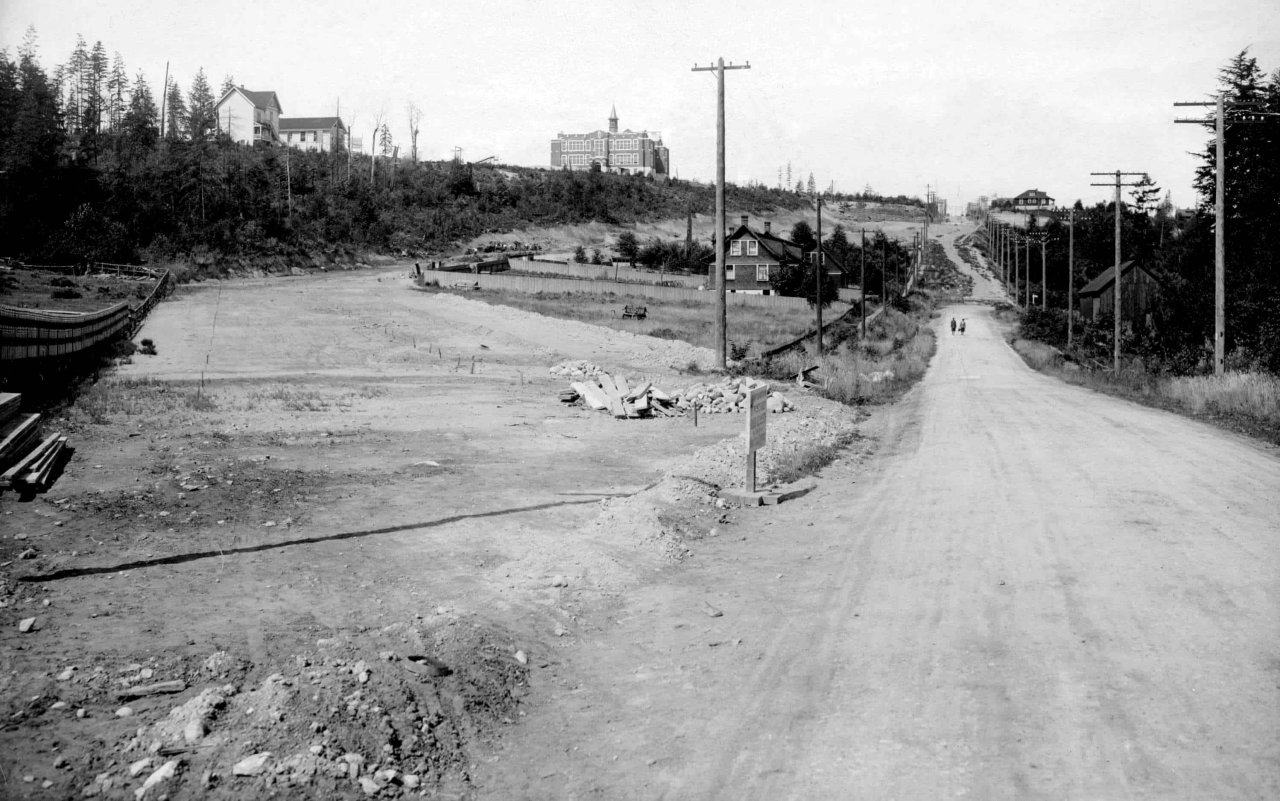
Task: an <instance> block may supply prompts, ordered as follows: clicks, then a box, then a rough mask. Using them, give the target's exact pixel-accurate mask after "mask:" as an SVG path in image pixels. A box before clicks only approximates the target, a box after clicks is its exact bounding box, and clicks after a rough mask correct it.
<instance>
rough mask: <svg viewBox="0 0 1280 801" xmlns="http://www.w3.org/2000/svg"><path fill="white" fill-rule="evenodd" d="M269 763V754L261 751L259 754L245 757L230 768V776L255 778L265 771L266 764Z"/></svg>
mask: <svg viewBox="0 0 1280 801" xmlns="http://www.w3.org/2000/svg"><path fill="white" fill-rule="evenodd" d="M270 761H271V752H270V751H263V752H262V753H260V754H254V755H253V756H250V757H245V758H244V759H242V760H240V761H239V762H237V763H236V764H235V766H234V767H232V768H231V773H232V775H235V776H257V775H258V774H259V773H262V771H263V770H265V769H266V767H267V763H268V762H270Z"/></svg>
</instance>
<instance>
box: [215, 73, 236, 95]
mask: <svg viewBox="0 0 1280 801" xmlns="http://www.w3.org/2000/svg"><path fill="white" fill-rule="evenodd" d="M235 88H236V79H235V78H234V77H232V75H231V73H227V74H226V75H224V76H222V87H221V88H220V89H218V100H221V99H222V98H223V97H225V96H226V94H227V92H230V91H231V90H232V89H235Z"/></svg>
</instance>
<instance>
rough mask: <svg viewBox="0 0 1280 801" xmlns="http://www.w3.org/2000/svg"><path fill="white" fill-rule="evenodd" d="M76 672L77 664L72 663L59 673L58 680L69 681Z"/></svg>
mask: <svg viewBox="0 0 1280 801" xmlns="http://www.w3.org/2000/svg"><path fill="white" fill-rule="evenodd" d="M75 673H76V667H75V665H70V666H68V667H67V668H65V669H64V670H63V671H62V672H61V673H59V674H58V681H67V680H68V679H70V678H71V677H72V676H74V675H75Z"/></svg>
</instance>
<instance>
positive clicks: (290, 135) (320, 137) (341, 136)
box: [280, 117, 347, 153]
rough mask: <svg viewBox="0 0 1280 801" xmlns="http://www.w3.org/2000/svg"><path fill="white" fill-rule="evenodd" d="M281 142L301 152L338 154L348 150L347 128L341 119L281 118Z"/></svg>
mask: <svg viewBox="0 0 1280 801" xmlns="http://www.w3.org/2000/svg"><path fill="white" fill-rule="evenodd" d="M280 141H281V142H283V143H284V144H286V145H288V146H289V147H292V148H297V149H299V150H318V151H320V152H321V153H330V152H334V153H337V152H341V151H343V150H346V148H347V126H346V125H344V124H343V123H342V118H341V117H281V118H280Z"/></svg>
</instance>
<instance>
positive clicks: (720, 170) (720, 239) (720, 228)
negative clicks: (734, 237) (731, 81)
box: [693, 58, 751, 370]
mask: <svg viewBox="0 0 1280 801" xmlns="http://www.w3.org/2000/svg"><path fill="white" fill-rule="evenodd" d="M749 69H751V62H750V61H748V62H747V63H746V64H743V65H739V66H736V67H735V66H734V65H733V63H732V62H730V63H729V66H727V67H726V66H725V65H724V59H723V58H720V59H718V60H717V61H716V64H715V66H710V67H699V66H698V65H696V64H695V65H694V67H693V71H694V72H714V73H715V74H716V230H715V233H716V237H715V244H716V280H715V287H716V290H715V291H716V303H715V306H716V319H715V340H716V365H717V366H718V367H719V368H720V369H722V370H723V369H724V368H725V367H727V366H728V362H727V360H726V358H725V351H726V350H727V345H728V340H727V328H728V325H727V321H726V319H725V285H724V257H725V247H724V227H725V219H724V71H725V70H749Z"/></svg>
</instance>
